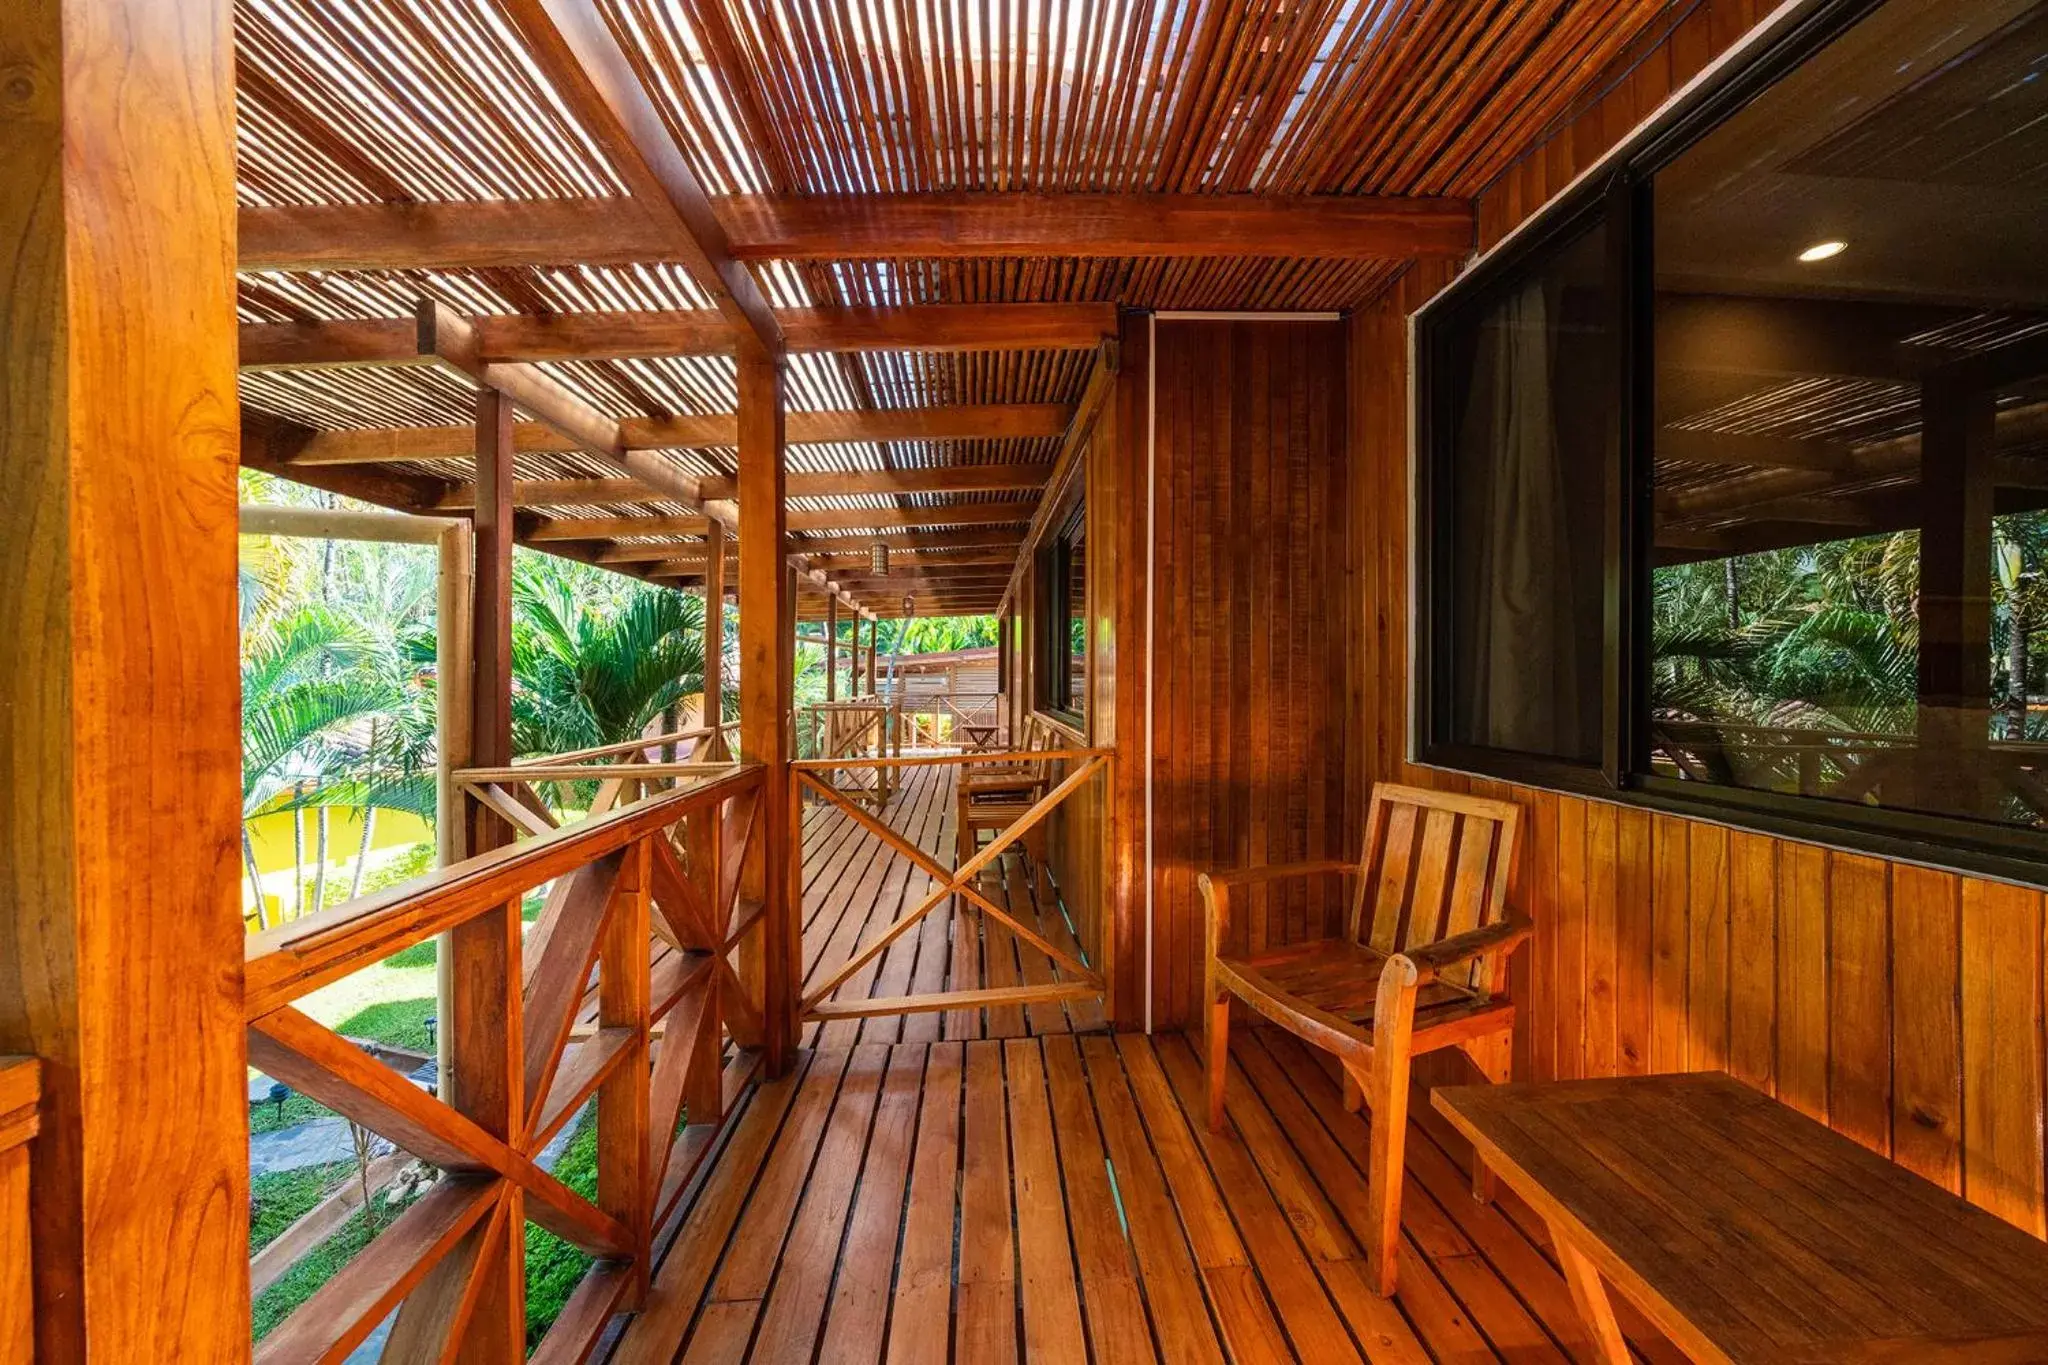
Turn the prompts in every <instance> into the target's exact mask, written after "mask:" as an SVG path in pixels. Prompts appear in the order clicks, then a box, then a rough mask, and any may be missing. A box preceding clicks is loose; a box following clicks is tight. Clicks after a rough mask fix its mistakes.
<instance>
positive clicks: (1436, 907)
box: [1401, 810, 1458, 948]
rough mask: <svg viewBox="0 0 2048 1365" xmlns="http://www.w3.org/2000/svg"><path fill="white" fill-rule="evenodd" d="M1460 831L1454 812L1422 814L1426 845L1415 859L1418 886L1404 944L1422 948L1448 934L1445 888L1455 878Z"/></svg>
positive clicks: (1411, 902)
mask: <svg viewBox="0 0 2048 1365" xmlns="http://www.w3.org/2000/svg"><path fill="white" fill-rule="evenodd" d="M1457 832H1458V817H1457V814H1456V813H1455V812H1453V811H1447V810H1431V811H1425V812H1424V813H1423V816H1422V848H1421V850H1420V851H1419V852H1418V853H1417V854H1416V858H1415V889H1414V890H1413V891H1412V892H1410V893H1409V896H1408V923H1407V925H1406V926H1405V927H1404V928H1403V929H1402V931H1401V944H1402V946H1403V947H1409V948H1419V947H1421V946H1422V945H1423V944H1425V943H1434V942H1436V941H1437V940H1438V939H1440V938H1442V937H1443V936H1444V927H1443V925H1444V889H1445V885H1446V883H1448V882H1449V881H1450V877H1451V849H1452V840H1453V838H1454V837H1455V836H1456V834H1457Z"/></svg>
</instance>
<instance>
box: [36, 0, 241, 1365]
mask: <svg viewBox="0 0 2048 1365" xmlns="http://www.w3.org/2000/svg"><path fill="white" fill-rule="evenodd" d="M231 11H232V6H231V5H230V4H229V3H228V0H190V3H182V4H164V3H162V2H161V0H77V2H76V3H66V4H61V5H58V4H29V5H6V6H4V7H0V51H4V52H5V53H6V54H7V55H6V57H5V58H4V59H0V62H4V63H5V64H6V66H7V76H6V79H5V81H4V83H0V85H4V93H0V107H4V108H5V109H6V111H7V116H6V118H5V120H4V126H5V130H6V131H5V132H4V133H0V161H4V163H5V165H6V170H7V173H6V182H7V186H8V188H7V191H6V192H5V193H4V194H0V276H4V278H5V279H6V281H7V283H6V285H5V296H6V304H5V307H6V314H7V322H6V333H7V344H6V348H5V358H4V359H0V412H4V413H5V414H6V417H5V419H4V420H0V639H4V640H5V641H6V648H7V662H6V667H4V668H0V944H5V945H6V946H5V947H4V948H0V1053H23V1054H32V1055H36V1056H39V1057H40V1058H41V1059H42V1061H43V1064H44V1065H43V1077H42V1081H43V1095H44V1098H43V1106H42V1132H41V1135H40V1136H39V1137H38V1138H37V1140H36V1148H35V1152H34V1160H33V1163H32V1166H31V1171H30V1176H29V1209H30V1219H31V1222H32V1226H33V1235H34V1238H35V1256H34V1260H33V1265H32V1267H31V1268H30V1271H29V1273H30V1274H31V1275H32V1277H33V1295H34V1304H35V1308H34V1316H33V1327H32V1331H33V1335H34V1340H35V1359H37V1360H42V1361H72V1360H84V1359H92V1360H151V1359H161V1358H162V1357H163V1356H164V1354H165V1353H166V1350H167V1343H168V1344H170V1348H172V1349H175V1350H176V1351H177V1352H178V1353H180V1354H181V1355H182V1356H184V1357H185V1358H189V1359H192V1360H207V1361H222V1362H230V1365H232V1362H236V1361H247V1360H248V1358H249V1277H248V1254H249V1253H248V1240H247V1239H248V1226H247V1224H248V1217H247V1210H248V1192H249V1191H248V1179H249V1167H248V1109H247V1104H246V1095H245V1091H244V1075H245V1072H244V1066H245V1063H246V1058H247V1054H246V1050H245V1043H244V1033H243V1028H242V1021H241V1013H242V1009H241V994H242V971H241V964H242V938H243V927H242V916H241V874H240V869H239V867H238V865H237V864H238V858H237V853H236V850H237V849H238V847H239V840H238V834H239V829H238V825H239V820H240V812H241V799H240V795H241V794H240V788H239V785H238V782H237V778H238V776H239V774H240V768H241V763H240V753H239V750H238V747H237V742H236V733H237V728H238V716H237V706H236V696H237V692H238V688H237V686H236V672H235V659H236V641H235V636H236V622H235V572H236V567H235V561H236V501H237V499H236V490H235V481H236V469H235V466H236V462H237V449H236V442H237V435H236V433H237V431H238V429H239V421H238V417H237V413H236V399H235V352H236V334H235V312H234V299H235V185H234V178H235V177H234V168H235V135H234V108H235V92H234V68H235V54H234V43H233V16H232V12H231ZM10 1259H11V1258H10V1257H9V1256H7V1255H5V1254H0V1261H7V1260H10ZM15 1268H16V1267H15V1266H13V1265H9V1266H8V1267H7V1275H6V1276H5V1277H6V1278H11V1273H12V1272H13V1271H14V1270H15ZM12 1307H13V1306H12V1305H9V1304H0V1318H5V1317H9V1316H11V1309H12ZM14 1340H15V1331H14V1324H13V1323H12V1322H9V1323H7V1325H6V1327H5V1328H0V1355H6V1356H8V1357H9V1358H14V1359H18V1358H20V1357H17V1356H14V1355H13V1353H12V1352H11V1350H10V1347H11V1345H12V1344H13V1341H14Z"/></svg>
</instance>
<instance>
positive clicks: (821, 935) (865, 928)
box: [803, 766, 1103, 1048]
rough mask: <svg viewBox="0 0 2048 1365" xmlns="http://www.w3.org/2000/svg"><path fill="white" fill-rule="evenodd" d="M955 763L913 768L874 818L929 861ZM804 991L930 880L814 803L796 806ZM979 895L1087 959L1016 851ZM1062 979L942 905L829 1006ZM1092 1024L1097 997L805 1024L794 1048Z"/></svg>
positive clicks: (947, 823) (940, 849) (948, 808)
mask: <svg viewBox="0 0 2048 1365" xmlns="http://www.w3.org/2000/svg"><path fill="white" fill-rule="evenodd" d="M959 772H960V769H959V768H958V767H957V766H940V767H924V768H919V767H913V768H909V769H906V770H905V776H904V780H903V782H902V783H901V785H899V786H898V788H897V790H896V792H895V794H894V795H893V796H892V797H891V798H890V801H889V804H888V806H887V807H886V808H885V809H884V811H883V812H882V820H883V823H885V824H887V825H888V826H889V827H890V828H891V829H893V830H894V831H896V832H897V833H898V834H900V835H902V836H903V838H904V839H905V840H907V841H908V842H910V843H911V844H913V845H915V846H917V847H918V848H921V849H923V850H924V851H925V852H927V853H929V854H931V855H932V857H933V858H935V859H936V860H937V861H938V862H939V863H940V865H942V866H946V867H951V866H952V865H953V839H954V801H953V793H954V790H955V784H956V782H957V780H958V776H959ZM803 840H804V842H803V868H804V918H803V925H804V959H803V960H804V990H805V993H806V994H809V992H810V991H811V990H812V989H814V988H815V986H816V985H817V983H819V982H822V981H824V980H825V979H826V978H828V977H829V976H830V975H831V974H832V973H833V972H834V971H836V970H837V969H838V968H839V967H840V966H842V965H843V964H844V963H845V962H846V961H847V960H848V959H849V958H851V957H852V956H853V955H854V954H855V953H856V952H858V951H859V950H860V947H861V945H862V944H863V943H866V942H868V941H870V940H872V939H873V938H874V937H875V936H876V935H878V934H879V933H881V931H882V930H884V929H885V928H887V927H888V925H889V924H890V923H891V922H892V921H893V920H895V919H896V918H897V917H898V916H900V915H904V914H907V913H909V912H910V911H912V910H914V909H916V908H917V906H918V904H919V902H921V901H922V900H923V899H924V897H925V896H926V895H927V894H928V893H929V892H930V891H931V890H932V889H933V887H934V886H935V885H936V883H934V882H933V881H932V879H931V877H930V876H929V875H928V874H926V873H925V872H923V871H921V870H920V869H918V868H917V867H916V866H915V865H913V864H912V863H911V861H910V860H909V859H908V858H906V857H904V856H903V855H902V854H900V853H898V852H896V851H895V850H893V849H891V848H890V847H889V846H888V845H887V844H885V843H884V842H883V841H882V839H881V838H880V836H878V835H876V834H875V833H874V832H873V831H871V830H866V829H863V828H861V827H860V825H859V824H858V823H856V822H855V821H854V820H852V819H850V818H849V817H848V816H846V815H845V814H844V813H843V812H841V811H839V810H837V809H835V808H833V807H831V806H829V805H826V804H824V803H819V804H816V805H813V806H810V807H808V808H807V810H806V812H805V817H804V835H803ZM981 890H982V892H983V894H985V895H987V896H988V897H989V898H990V899H991V900H993V901H995V902H996V904H998V905H1000V906H1002V907H1003V908H1004V909H1006V910H1008V911H1009V912H1010V913H1011V914H1012V915H1015V916H1016V917H1017V919H1018V920H1019V921H1020V922H1022V923H1024V924H1026V925H1028V926H1030V927H1031V928H1033V929H1035V930H1036V931H1037V932H1038V933H1040V934H1042V935H1043V936H1044V937H1045V938H1046V939H1048V940H1049V941H1051V942H1052V943H1053V944H1055V945H1056V946H1058V947H1059V948H1061V949H1063V950H1064V951H1066V952H1068V953H1070V954H1072V955H1074V956H1075V957H1076V958H1077V959H1080V960H1083V961H1086V960H1087V954H1086V953H1085V952H1084V951H1082V949H1081V948H1080V946H1079V945H1078V944H1077V943H1076V942H1075V939H1074V933H1073V929H1072V927H1071V926H1070V925H1069V923H1068V922H1067V919H1066V916H1065V915H1064V914H1062V913H1061V910H1060V906H1059V900H1058V894H1057V889H1056V888H1055V887H1054V886H1053V885H1052V883H1051V881H1050V879H1049V878H1047V877H1045V876H1043V875H1034V874H1033V872H1032V871H1031V870H1029V869H1027V867H1026V863H1025V860H1024V858H1023V857H1021V856H1020V855H1019V854H1018V853H1016V852H1015V851H1012V852H1011V853H1008V854H1006V855H1005V856H1004V857H1002V858H1001V859H999V860H998V866H997V868H993V869H991V870H990V871H988V872H985V873H984V874H983V875H982V879H981ZM1064 979H1066V973H1064V972H1063V971H1062V970H1061V969H1060V968H1059V966H1058V964H1056V963H1055V962H1054V961H1053V959H1052V958H1050V957H1048V956H1046V954H1044V953H1043V952H1040V951H1038V950H1037V949H1034V948H1030V947H1027V946H1025V945H1024V944H1022V943H1020V942H1019V941H1018V940H1017V938H1016V936H1015V935H1014V934H1013V933H1012V932H1011V931H1010V930H1009V929H1008V928H1006V927H1005V926H1003V925H1002V924H1000V923H996V922H994V921H992V920H991V921H988V922H984V919H983V917H982V916H980V915H977V914H975V913H973V912H972V911H971V910H969V911H967V912H965V913H963V912H961V911H960V910H959V909H958V908H957V906H956V905H955V904H953V903H951V902H950V901H949V902H948V903H946V904H942V905H939V906H937V907H936V908H934V909H933V910H932V911H931V913H930V914H928V915H926V916H925V918H924V919H923V921H921V922H920V923H919V924H918V925H916V926H915V927H913V928H912V929H910V930H909V931H908V932H906V933H905V934H904V936H903V937H902V938H900V939H898V940H897V941H896V942H895V943H892V944H890V945H889V947H888V948H887V949H886V950H885V951H884V952H883V953H882V955H881V956H880V957H878V958H877V959H875V961H873V962H871V963H869V964H868V965H867V966H865V967H863V968H862V969H861V970H860V971H859V972H857V973H856V974H855V975H853V976H852V977H849V978H848V979H847V980H846V982H845V983H844V984H842V985H841V986H840V987H839V989H838V990H836V991H834V992H833V993H832V996H831V999H833V1000H835V1001H850V1000H865V999H882V998H889V997H895V996H904V995H927V994H932V993H936V992H940V991H955V990H978V989H986V988H990V987H1002V986H1017V985H1047V984H1052V983H1054V982H1057V981H1060V980H1064ZM1102 1026H1103V1009H1102V1002H1101V1001H1100V999H1095V998H1091V999H1083V1000H1069V1001H1066V1002H1064V1003H1062V1002H1058V1001H1055V1002H1052V1003H1047V1004H1034V1005H1023V1006H1019V1005H1010V1006H1003V1007H1000V1008H991V1009H972V1010H967V1009H962V1010H948V1011H945V1012H943V1013H934V1014H915V1015H908V1016H901V1015H890V1016H884V1017H881V1018H874V1019H839V1020H833V1021H831V1022H829V1023H825V1024H812V1025H809V1026H807V1027H806V1029H805V1031H804V1041H805V1042H806V1043H815V1044H817V1045H819V1046H822V1047H828V1048H841V1047H851V1046H853V1045H855V1044H856V1043H894V1042H936V1041H939V1040H942V1039H968V1038H1014V1037H1024V1036H1027V1035H1035V1034H1042V1033H1068V1032H1086V1031H1089V1030H1095V1029H1100V1028H1101V1027H1102Z"/></svg>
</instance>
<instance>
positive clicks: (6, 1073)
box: [0, 1057, 43, 1361]
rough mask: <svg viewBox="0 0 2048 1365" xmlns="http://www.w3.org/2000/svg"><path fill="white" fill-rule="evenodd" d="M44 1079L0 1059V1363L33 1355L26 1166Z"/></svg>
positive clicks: (19, 1063)
mask: <svg viewBox="0 0 2048 1365" xmlns="http://www.w3.org/2000/svg"><path fill="white" fill-rule="evenodd" d="M42 1080H43V1076H42V1065H41V1063H39V1062H37V1061H36V1059H35V1058H33V1057H0V1360H23V1361H25V1360H28V1359H30V1358H31V1357H33V1355H34V1354H35V1293H34V1285H33V1284H32V1283H31V1281H30V1279H29V1267H30V1266H31V1265H32V1264H34V1261H33V1258H32V1256H31V1252H32V1251H33V1248H31V1247H30V1246H29V1226H28V1164H29V1142H30V1141H31V1140H32V1139H33V1138H34V1137H35V1135H36V1132H37V1130H38V1129H39V1127H40V1126H41V1122H42V1120H41V1113H42V1107H41V1106H42V1097H43V1085H42Z"/></svg>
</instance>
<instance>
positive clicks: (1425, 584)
mask: <svg viewBox="0 0 2048 1365" xmlns="http://www.w3.org/2000/svg"><path fill="white" fill-rule="evenodd" d="M1605 175H1606V178H1607V181H1608V182H1610V183H1611V184H1612V185H1613V186H1614V187H1615V188H1614V189H1613V190H1612V192H1611V193H1604V192H1603V190H1602V187H1601V186H1597V185H1589V186H1588V187H1586V188H1584V189H1582V190H1581V191H1580V192H1579V193H1578V195H1577V196H1576V198H1574V199H1572V200H1568V201H1566V202H1564V203H1560V204H1559V205H1556V206H1554V207H1553V208H1552V209H1550V210H1546V211H1545V213H1544V214H1543V215H1542V216H1541V217H1539V219H1538V220H1536V221H1535V222H1532V223H1531V224H1529V225H1527V226H1526V227H1525V228H1524V230H1523V231H1522V232H1520V233H1518V234H1517V236H1516V237H1515V238H1514V239H1512V240H1511V241H1510V242H1509V243H1508V244H1507V245H1506V246H1505V247H1504V248H1502V249H1501V250H1500V251H1497V252H1496V253H1494V254H1493V255H1492V256H1490V257H1488V258H1487V259H1486V260H1485V261H1484V262H1482V263H1481V264H1480V266H1479V267H1478V268H1477V269H1475V270H1474V271H1473V272H1472V273H1471V274H1470V275H1469V276H1468V277H1467V278H1465V279H1463V280H1461V281H1459V283H1458V284H1457V285H1455V286H1453V288H1452V289H1451V290H1449V291H1447V293H1446V294H1445V296H1444V297H1443V298H1441V299H1439V300H1438V301H1436V302H1435V303H1433V304H1432V305H1431V306H1430V307H1429V308H1428V309H1427V310H1426V311H1425V312H1424V314H1423V315H1422V317H1421V319H1420V320H1419V324H1418V327H1419V330H1418V352H1417V353H1418V358H1419V372H1418V398H1419V401H1420V409H1419V411H1420V416H1421V424H1420V428H1419V439H1420V448H1421V457H1422V464H1421V468H1420V470H1419V478H1420V497H1421V505H1422V525H1421V535H1422V546H1421V549H1422V557H1421V560H1420V563H1421V565H1422V568H1423V575H1422V578H1423V581H1422V583H1421V585H1420V588H1421V592H1420V602H1419V607H1420V611H1419V618H1418V632H1419V639H1418V645H1419V658H1420V661H1421V667H1422V676H1421V677H1420V678H1419V680H1418V688H1417V705H1418V734H1417V739H1418V752H1419V756H1420V757H1421V758H1422V759H1423V760H1424V761H1436V762H1443V763H1447V764H1449V765H1451V766H1456V767H1461V768H1467V769H1470V770H1474V771H1482V772H1488V773H1492V774H1495V775H1499V776H1507V777H1512V778H1516V779H1519V780H1530V781H1538V782H1544V783H1547V784H1550V785H1558V786H1567V787H1575V788H1577V789H1581V790H1610V791H1617V792H1619V793H1621V794H1624V795H1628V794H1631V793H1634V794H1640V796H1641V797H1642V798H1643V799H1646V800H1649V801H1651V802H1653V803H1661V804H1664V805H1667V806H1672V807H1677V808H1682V809H1688V810H1698V811H1704V812H1706V813H1710V814H1723V815H1726V816H1727V817H1728V818H1731V819H1735V820H1739V821H1747V822H1750V823H1755V824H1758V825H1760V826H1761V827H1766V828H1774V829H1779V830H1780V831H1781V832H1790V833H1795V834H1797V833H1808V834H1814V835H1822V836H1827V837H1832V836H1833V834H1835V833H1840V832H1848V833H1851V834H1854V835H1855V836H1856V837H1857V839H1861V840H1862V842H1864V843H1865V844H1866V845H1868V846H1872V847H1879V848H1883V849H1885V850H1886V851H1905V850H1901V849H1899V848H1897V847H1896V844H1897V843H1898V841H1900V840H1902V839H1904V840H1911V841H1913V842H1915V843H1917V844H1920V845H1922V846H1925V845H1927V844H1942V845H1947V846H1949V847H1951V848H1954V849H1958V850H1962V851H1963V852H1964V853H1965V854H1967V855H1968V856H1970V857H1975V856H1977V855H1979V854H1982V855H1985V858H1986V859H1993V860H1995V859H1998V858H2006V859H2018V860H2020V863H2019V864H2018V865H2017V866H2018V867H2020V868H2021V869H2024V867H2025V866H2028V865H2036V864H2038V865H2040V866H2043V867H2048V4H2044V3H2016V2H2015V0H1987V2H1986V3H1977V4H1970V5H1956V4H1954V3H1952V0H1884V3H1871V0H1834V2H1833V3H1817V4H1814V5H1812V6H1809V7H1808V9H1807V10H1806V11H1804V12H1803V13H1801V14H1798V15H1795V16H1793V17H1792V18H1791V19H1790V20H1788V21H1787V22H1786V23H1785V24H1784V25H1783V26H1782V27H1781V29H1780V30H1779V31H1778V34H1777V36H1776V37H1775V38H1774V39H1773V40H1772V41H1771V42H1769V43H1767V44H1764V45H1761V46H1760V47H1759V48H1758V49H1757V50H1756V51H1754V52H1753V53H1751V54H1748V55H1747V56H1746V57H1745V58H1744V59H1743V60H1742V61H1740V62H1738V63H1734V64H1731V65H1730V66H1729V67H1727V68H1724V69H1723V70H1722V71H1721V72H1720V73H1718V74H1717V75H1716V77H1715V78H1714V79H1713V80H1712V81H1710V82H1708V83H1707V84H1706V85H1705V86H1703V87H1702V88H1701V89H1699V90H1697V91H1695V92H1694V93H1693V94H1692V95H1689V96H1688V97H1687V101H1686V102H1685V103H1684V104H1683V105H1682V107H1679V108H1676V109H1674V110H1673V111H1672V113H1671V115H1670V116H1669V117H1668V118H1667V119H1665V120H1664V121H1663V122H1662V123H1661V124H1660V125H1659V126H1657V127H1653V128H1650V129H1647V130H1645V131H1644V132H1643V133H1642V134H1641V135H1639V136H1638V137H1637V138H1635V139H1634V140H1633V141H1632V143H1631V144H1630V146H1629V147H1628V148H1627V149H1626V150H1625V152H1624V153H1623V154H1622V155H1621V156H1620V157H1618V158H1617V159H1616V160H1615V161H1614V162H1613V163H1611V165H1610V166H1609V167H1608V168H1607V170H1606V172H1605ZM1855 841H1856V839H1851V840H1850V842H1855ZM1966 860H1967V859H1966ZM1980 861H1983V859H1980ZM2002 870H2014V869H2013V867H2012V866H2007V867H2005V868H2003V869H2002ZM2022 874H2023V875H2034V874H2033V873H2027V872H2024V871H2022Z"/></svg>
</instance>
